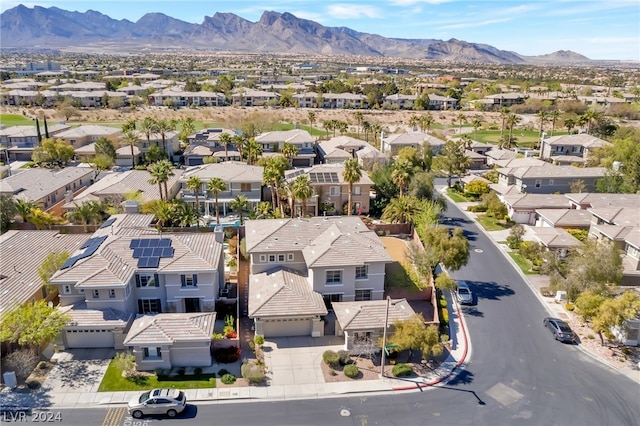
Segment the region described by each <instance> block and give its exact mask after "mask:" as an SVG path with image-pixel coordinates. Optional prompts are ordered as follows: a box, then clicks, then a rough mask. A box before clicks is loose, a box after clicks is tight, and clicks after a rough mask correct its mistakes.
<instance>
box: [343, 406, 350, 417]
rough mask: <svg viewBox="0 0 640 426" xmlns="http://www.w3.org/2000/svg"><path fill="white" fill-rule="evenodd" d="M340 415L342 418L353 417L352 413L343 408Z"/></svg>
mask: <svg viewBox="0 0 640 426" xmlns="http://www.w3.org/2000/svg"><path fill="white" fill-rule="evenodd" d="M340 415H341V416H342V417H349V416H350V415H351V411H349V410H347V409H346V408H343V409H342V410H340Z"/></svg>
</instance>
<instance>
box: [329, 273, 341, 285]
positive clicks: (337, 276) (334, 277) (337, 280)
mask: <svg viewBox="0 0 640 426" xmlns="http://www.w3.org/2000/svg"><path fill="white" fill-rule="evenodd" d="M339 284H342V271H327V285H339Z"/></svg>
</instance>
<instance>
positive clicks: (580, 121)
mask: <svg viewBox="0 0 640 426" xmlns="http://www.w3.org/2000/svg"><path fill="white" fill-rule="evenodd" d="M587 122H589V119H588V118H587V116H586V115H584V114H582V115H579V116H578V120H577V121H576V123H577V124H578V126H579V127H580V130H584V126H585V124H587Z"/></svg>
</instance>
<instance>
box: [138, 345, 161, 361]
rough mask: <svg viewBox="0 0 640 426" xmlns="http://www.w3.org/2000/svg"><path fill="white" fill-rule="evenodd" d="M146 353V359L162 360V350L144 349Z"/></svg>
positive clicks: (156, 348)
mask: <svg viewBox="0 0 640 426" xmlns="http://www.w3.org/2000/svg"><path fill="white" fill-rule="evenodd" d="M143 351H144V359H157V358H161V357H162V356H161V355H160V348H158V347H155V348H143Z"/></svg>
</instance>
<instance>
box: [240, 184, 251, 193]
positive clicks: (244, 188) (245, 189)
mask: <svg viewBox="0 0 640 426" xmlns="http://www.w3.org/2000/svg"><path fill="white" fill-rule="evenodd" d="M240 192H251V184H250V183H241V184H240Z"/></svg>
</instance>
